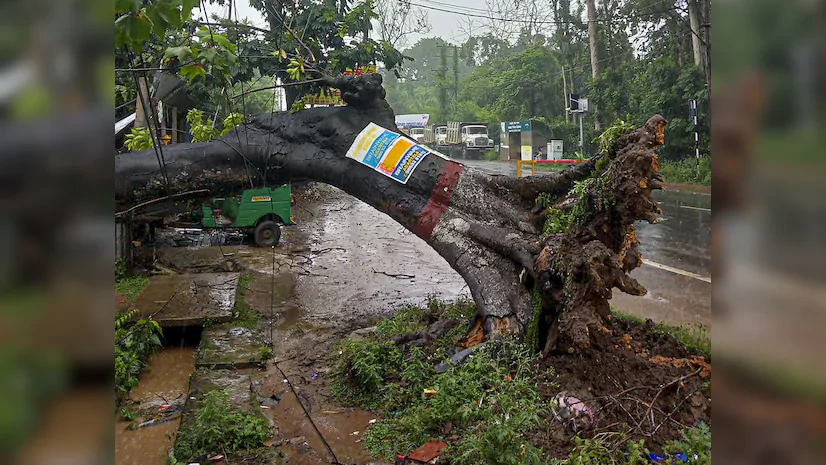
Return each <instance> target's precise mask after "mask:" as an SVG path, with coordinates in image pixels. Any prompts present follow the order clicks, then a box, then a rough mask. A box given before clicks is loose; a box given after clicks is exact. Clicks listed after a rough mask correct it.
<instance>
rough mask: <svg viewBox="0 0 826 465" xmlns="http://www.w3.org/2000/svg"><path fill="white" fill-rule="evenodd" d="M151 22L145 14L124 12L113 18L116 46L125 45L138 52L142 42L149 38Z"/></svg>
mask: <svg viewBox="0 0 826 465" xmlns="http://www.w3.org/2000/svg"><path fill="white" fill-rule="evenodd" d="M151 32H152V23H151V22H150V21H149V18H147V17H146V15H144V14H141V13H138V14H126V15H123V16H121V17H120V18H118V19H117V20H115V37H116V43H115V45H116V46H121V45H126V46H128V47H131V48H133V49H134V50H135V51H137V52H140V50H141V47H142V43H143V42H144V41H147V40H149V37H150V35H151Z"/></svg>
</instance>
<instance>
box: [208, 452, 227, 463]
mask: <svg viewBox="0 0 826 465" xmlns="http://www.w3.org/2000/svg"><path fill="white" fill-rule="evenodd" d="M223 459H224V456H223V455H221V454H218V455H216V456H215V457H210V458H209V461H210V462H220V461H221V460H223Z"/></svg>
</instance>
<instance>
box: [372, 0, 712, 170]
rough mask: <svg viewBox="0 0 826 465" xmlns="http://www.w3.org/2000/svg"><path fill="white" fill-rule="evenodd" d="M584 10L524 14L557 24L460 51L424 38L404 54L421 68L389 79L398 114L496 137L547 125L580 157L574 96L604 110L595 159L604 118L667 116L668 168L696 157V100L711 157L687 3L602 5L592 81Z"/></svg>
mask: <svg viewBox="0 0 826 465" xmlns="http://www.w3.org/2000/svg"><path fill="white" fill-rule="evenodd" d="M528 3H530V2H528ZM578 3H580V2H571V1H569V0H568V1H566V0H557V1H553V2H550V6H548V7H547V9H548V10H547V11H546V12H545V16H542V15H541V14H540V13H530V12H528V13H525V15H527V16H523V17H526V19H530V18H531V17H532V16H530V15H531V14H534V15H538V16H536V17H537V18H538V20H545V21H547V22H553V23H554V25H552V26H551V25H549V26H547V27H546V28H545V29H537V28H534V29H531V25H530V24H523V25H522V27H521V30H519V31H516V32H515V34H513V36H512V38H511V37H508V36H507V35H502V34H494V33H490V32H487V33H485V34H482V35H479V36H471V37H469V38H468V39H466V40H465V42H464V43H460V44H449V43H447V42H445V41H444V40H443V39H440V38H427V39H422V40H420V41H419V42H417V43H416V44H415V45H413V46H412V47H410V48H408V49H406V50H404V51H403V52H404V54H405V55H407V56H410V57H412V58H413V59H414V61H412V62H410V63H405V66H404V68H403V70H402V72H401V77H400V78H396V77H395V76H394V75H392V74H390V73H388V74H387V78H386V82H387V85H386V87H387V89H388V97H387V98H388V101H389V102H390V103H391V105H392V106H393V108H394V110H395V111H396V113H397V114H405V113H429V114H430V115H431V121H435V122H444V121H484V122H487V123H488V125H489V128H490V130H491V134H492V135H493V136H497V135H498V132H499V129H498V128H499V123H500V122H501V121H525V120H533V121H539V122H542V123H543V125H544V126H546V127H547V129H546V130H545V131H546V132H547V136H548V137H550V138H554V139H562V140H563V141H564V145H565V151H566V155H571V154H573V152H575V151H577V150H578V146H579V125H578V122H577V121H575V120H574V119H573V118H571V116H570V114H569V115H567V117H566V107H567V96H566V91H567V93H575V94H579V95H581V96H582V97H584V98H588V99H589V100H590V103H591V105H592V106H595V107H596V108H597V110H598V111H597V112H593V111H592V112H589V113H587V114H586V116H585V120H584V128H585V137H584V140H585V154H586V155H593V154H595V153H597V152H598V151H599V144H598V141H595V140H594V138H595V137H596V136H598V135H599V134H600V133H601V130H599V129H596V128H595V127H596V126H595V124H594V123H595V121H594V119H595V118H598V119H599V121H600V122H601V123H602V124H601V125H600V126H601V127H604V126H605V125H606V124H610V123H611V122H612V121H615V120H617V119H618V118H622V119H624V120H626V121H627V122H628V123H629V126H630V127H638V126H640V125H642V124H643V123H644V122H645V121H646V120H647V119H648V118H649V117H650V116H651V115H653V114H655V113H659V114H662V115H663V116H665V117H666V119H668V120H669V124H668V126H667V128H666V144H665V146H664V147H663V148H662V149H661V151H660V154H661V160H663V161H676V160H681V159H684V158H688V157H692V156H693V155H694V124H693V120H691V119H690V118H689V100H690V99H697V100H698V105H699V110H700V115H699V126H700V127H699V133H700V136H701V137H700V139H701V140H700V151H701V153H703V154H706V155H707V154H708V153H709V144H710V142H709V119H708V95H707V91H706V78H705V70H704V67H703V66H702V65H700V66H695V63H694V60H693V58H692V55H691V50H692V49H691V40H692V32H691V30H690V28H689V27H688V23H689V20H688V13H687V4H686V2H685V1H681V0H670V1H668V0H667V1H654V0H605V1H598V2H597V21H598V26H597V27H598V32H599V35H598V38H597V44H598V48H599V57H600V60H599V61H600V68H601V71H600V74H599V77H598V79H594V78H593V77H592V75H591V62H590V55H589V43H588V33H587V22H585V21H582V19H581V18H583V14H582V11H581V10H580V8H581V6H580V5H578ZM583 3H584V2H583ZM494 16H495V15H494ZM517 24H520V23H517ZM538 31H541V32H538ZM454 47H455V48H454ZM445 49H447V52H445ZM453 50H456V53H457V54H458V58H459V60H458V61H454V60H453V59H452V53H453ZM445 54H447V56H445Z"/></svg>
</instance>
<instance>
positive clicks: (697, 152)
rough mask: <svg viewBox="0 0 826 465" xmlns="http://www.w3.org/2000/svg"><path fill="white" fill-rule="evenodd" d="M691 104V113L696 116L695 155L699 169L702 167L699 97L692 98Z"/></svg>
mask: <svg viewBox="0 0 826 465" xmlns="http://www.w3.org/2000/svg"><path fill="white" fill-rule="evenodd" d="M689 105H691V114H692V116H693V117H694V155H695V157H696V158H697V169H699V168H700V132H699V123H698V119H697V118H698V117H697V115H698V114H699V113H700V111H699V108H697V99H691V100H690V102H689Z"/></svg>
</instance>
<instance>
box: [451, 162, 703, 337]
mask: <svg viewBox="0 0 826 465" xmlns="http://www.w3.org/2000/svg"><path fill="white" fill-rule="evenodd" d="M462 163H464V164H466V165H468V166H472V167H474V168H479V169H482V170H485V171H488V172H490V173H495V174H501V175H507V176H516V163H514V162H498V161H477V160H465V161H462ZM540 175H541V174H540ZM710 192H711V191H710V189H709V188H694V187H689V186H678V185H673V186H668V188H667V189H666V190H664V191H659V192H655V194H654V199H655V200H656V201H657V202H659V204H660V208H662V211H663V214H662V217H661V220H660V222H659V223H658V224H654V225H650V224H648V223H646V222H637V225H636V226H637V237H638V238H639V241H640V249H641V251H642V256H643V261H644V264H643V266H642V267H640V268H638V269H636V270H634V271H633V272H631V276H633V277H634V278H636V279H637V280H638V281H639V282H640V283H642V285H643V286H645V287H646V288H647V289H648V294H647V295H645V296H643V297H635V296H631V295H627V294H624V293H622V292H620V291H618V290H614V296H613V299H612V300H611V306H612V307H613V308H615V309H616V310H619V311H622V312H624V313H630V314H633V315H637V316H640V317H643V318H651V319H653V320H655V321H664V322H668V323H672V324H693V323H701V324H704V325H709V324H710V323H711V271H710V270H711V194H710Z"/></svg>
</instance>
